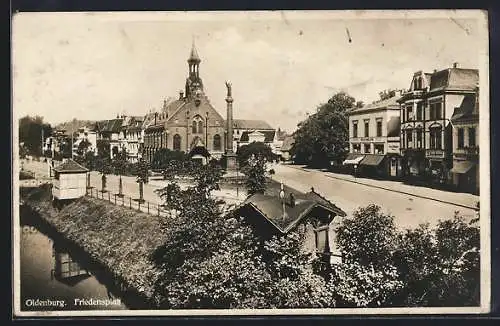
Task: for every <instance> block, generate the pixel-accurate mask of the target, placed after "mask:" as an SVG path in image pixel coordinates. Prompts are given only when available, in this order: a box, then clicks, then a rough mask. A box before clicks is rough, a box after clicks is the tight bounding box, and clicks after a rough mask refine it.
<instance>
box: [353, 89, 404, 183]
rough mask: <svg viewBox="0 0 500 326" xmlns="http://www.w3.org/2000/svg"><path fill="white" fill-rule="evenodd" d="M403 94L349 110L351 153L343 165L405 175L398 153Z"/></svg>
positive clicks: (377, 173)
mask: <svg viewBox="0 0 500 326" xmlns="http://www.w3.org/2000/svg"><path fill="white" fill-rule="evenodd" d="M399 98H400V94H399V93H397V92H395V93H394V94H393V96H392V97H390V98H388V99H385V100H381V101H377V102H374V103H371V104H367V105H365V106H363V107H360V108H353V109H352V110H350V111H349V154H348V156H347V158H346V160H345V161H344V165H350V166H352V167H353V171H356V173H358V171H359V173H363V174H368V175H373V176H380V177H400V176H401V175H402V167H401V157H400V155H399V130H400V124H399V121H400V117H399V114H400V108H399V104H398V102H397V101H398V100H399Z"/></svg>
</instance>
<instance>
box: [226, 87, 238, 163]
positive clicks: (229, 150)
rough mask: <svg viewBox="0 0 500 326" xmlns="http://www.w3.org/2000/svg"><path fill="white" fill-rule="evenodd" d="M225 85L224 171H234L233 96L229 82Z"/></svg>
mask: <svg viewBox="0 0 500 326" xmlns="http://www.w3.org/2000/svg"><path fill="white" fill-rule="evenodd" d="M226 87H227V96H226V104H227V112H226V113H227V117H226V130H227V136H226V152H225V154H224V156H225V157H226V172H229V171H236V164H237V163H236V154H235V153H234V151H233V97H232V94H231V83H229V82H226Z"/></svg>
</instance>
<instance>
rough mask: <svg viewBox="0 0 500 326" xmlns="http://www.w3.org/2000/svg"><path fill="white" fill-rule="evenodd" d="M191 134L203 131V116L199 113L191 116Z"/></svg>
mask: <svg viewBox="0 0 500 326" xmlns="http://www.w3.org/2000/svg"><path fill="white" fill-rule="evenodd" d="M192 131H193V134H202V133H203V118H202V117H201V116H199V115H196V116H195V117H193V124H192Z"/></svg>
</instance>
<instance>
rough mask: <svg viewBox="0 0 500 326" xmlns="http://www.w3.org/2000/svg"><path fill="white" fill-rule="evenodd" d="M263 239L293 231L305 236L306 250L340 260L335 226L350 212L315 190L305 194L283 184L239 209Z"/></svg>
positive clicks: (321, 256) (327, 260) (331, 261)
mask: <svg viewBox="0 0 500 326" xmlns="http://www.w3.org/2000/svg"><path fill="white" fill-rule="evenodd" d="M236 213H237V214H239V215H240V216H241V217H243V218H245V219H246V220H247V221H248V223H249V224H250V225H252V227H253V228H254V229H255V230H256V233H257V234H259V235H260V236H261V237H262V238H264V239H268V238H270V237H273V236H283V235H286V234H287V233H289V232H291V231H293V230H297V229H298V230H299V231H302V232H303V233H304V235H305V241H304V247H303V250H304V252H308V253H313V254H317V255H318V256H319V257H320V259H322V260H323V261H324V262H328V263H340V262H341V261H342V254H341V253H340V252H339V250H338V248H337V245H336V236H335V232H334V230H335V226H336V225H337V223H338V222H339V220H340V218H342V217H345V216H346V213H345V212H344V211H343V210H342V209H340V208H339V207H337V206H336V205H335V204H333V203H331V202H330V201H328V200H327V199H325V198H324V197H323V196H321V195H320V194H318V193H317V192H315V191H314V189H311V191H310V192H307V193H303V192H299V191H297V190H295V189H293V188H290V187H287V186H285V185H283V184H281V189H280V188H279V187H268V189H266V191H265V193H264V194H254V195H252V196H250V197H248V198H247V199H246V200H245V201H244V202H243V203H242V204H241V205H240V206H239V208H238V209H237V210H236Z"/></svg>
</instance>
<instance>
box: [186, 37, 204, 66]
mask: <svg viewBox="0 0 500 326" xmlns="http://www.w3.org/2000/svg"><path fill="white" fill-rule="evenodd" d="M200 62H201V59H200V56H199V55H198V51H196V46H195V44H194V38H193V45H192V46H191V54H190V55H189V59H188V63H189V64H191V63H198V64H199V63H200Z"/></svg>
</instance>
